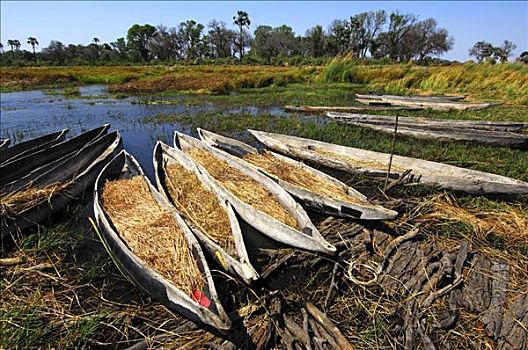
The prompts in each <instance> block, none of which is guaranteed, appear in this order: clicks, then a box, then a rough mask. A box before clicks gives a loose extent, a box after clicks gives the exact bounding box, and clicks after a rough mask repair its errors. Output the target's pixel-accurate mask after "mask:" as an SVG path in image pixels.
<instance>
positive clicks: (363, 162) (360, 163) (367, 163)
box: [314, 147, 405, 172]
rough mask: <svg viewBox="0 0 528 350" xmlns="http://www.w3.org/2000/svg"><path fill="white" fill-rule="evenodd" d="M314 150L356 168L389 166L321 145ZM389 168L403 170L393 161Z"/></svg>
mask: <svg viewBox="0 0 528 350" xmlns="http://www.w3.org/2000/svg"><path fill="white" fill-rule="evenodd" d="M314 150H315V152H317V153H320V154H322V155H326V156H329V157H331V158H335V159H339V160H342V161H344V162H346V163H348V164H350V165H351V166H353V167H356V168H357V167H359V168H373V169H378V170H383V171H386V170H387V168H388V167H389V164H388V163H387V164H384V163H381V162H377V161H368V160H359V159H356V158H352V157H349V156H346V155H344V154H341V153H337V152H333V151H329V150H327V149H324V148H321V147H317V148H315V149H314ZM391 170H392V171H397V172H404V171H405V169H404V168H402V167H399V166H396V165H394V163H393V164H392V165H391Z"/></svg>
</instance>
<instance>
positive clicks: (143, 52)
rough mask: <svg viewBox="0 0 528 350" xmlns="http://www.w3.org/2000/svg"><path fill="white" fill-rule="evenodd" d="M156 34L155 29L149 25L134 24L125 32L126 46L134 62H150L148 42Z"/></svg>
mask: <svg viewBox="0 0 528 350" xmlns="http://www.w3.org/2000/svg"><path fill="white" fill-rule="evenodd" d="M154 33H156V28H155V27H154V26H152V25H150V24H144V25H139V24H134V25H133V26H132V27H130V29H129V30H128V32H127V46H128V49H129V50H130V54H131V58H132V59H133V60H134V61H145V62H148V61H149V60H150V49H149V42H150V40H151V39H152V37H153V36H154Z"/></svg>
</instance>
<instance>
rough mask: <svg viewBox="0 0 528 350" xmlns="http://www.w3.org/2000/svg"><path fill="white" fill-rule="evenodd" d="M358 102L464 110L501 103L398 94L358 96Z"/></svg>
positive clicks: (473, 109) (474, 109)
mask: <svg viewBox="0 0 528 350" xmlns="http://www.w3.org/2000/svg"><path fill="white" fill-rule="evenodd" d="M356 101H357V102H361V103H364V104H366V105H374V106H375V105H380V104H382V105H386V104H390V105H391V106H392V105H394V106H404V107H419V108H431V109H433V110H436V111H449V110H451V109H457V110H464V111H476V110H480V109H484V108H488V107H491V106H498V105H500V103H496V102H456V101H427V100H415V99H409V98H401V97H398V96H394V97H389V96H382V97H381V100H370V99H362V98H357V99H356Z"/></svg>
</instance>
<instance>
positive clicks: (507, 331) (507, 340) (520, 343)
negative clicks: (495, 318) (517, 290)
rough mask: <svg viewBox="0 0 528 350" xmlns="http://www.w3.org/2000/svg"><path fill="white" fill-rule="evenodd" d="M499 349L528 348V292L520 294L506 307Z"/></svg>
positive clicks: (516, 349)
mask: <svg viewBox="0 0 528 350" xmlns="http://www.w3.org/2000/svg"><path fill="white" fill-rule="evenodd" d="M497 349H501V350H526V349H528V294H524V295H520V296H519V297H518V298H517V299H516V300H515V301H514V302H513V303H511V304H510V305H508V307H507V308H506V311H505V313H504V318H503V320H502V327H501V333H500V338H499V342H498V344H497Z"/></svg>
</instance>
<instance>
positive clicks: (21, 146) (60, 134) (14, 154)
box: [0, 129, 68, 164]
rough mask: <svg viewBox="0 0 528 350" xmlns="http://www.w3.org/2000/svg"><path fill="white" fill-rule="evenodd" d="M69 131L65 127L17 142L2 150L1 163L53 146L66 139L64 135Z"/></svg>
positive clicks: (0, 152) (0, 153) (0, 154)
mask: <svg viewBox="0 0 528 350" xmlns="http://www.w3.org/2000/svg"><path fill="white" fill-rule="evenodd" d="M67 133H68V129H64V130H60V131H57V132H54V133H52V134H48V135H44V136H41V137H37V138H34V139H31V140H28V141H24V142H20V143H17V144H16V145H13V146H11V147H9V148H7V149H2V150H1V151H0V164H4V163H7V162H10V161H13V160H14V159H17V158H21V157H24V156H27V155H28V154H30V153H35V152H37V151H39V150H42V149H46V148H50V147H51V146H53V145H55V144H57V143H59V142H62V141H64V137H65V136H66V134H67Z"/></svg>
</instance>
